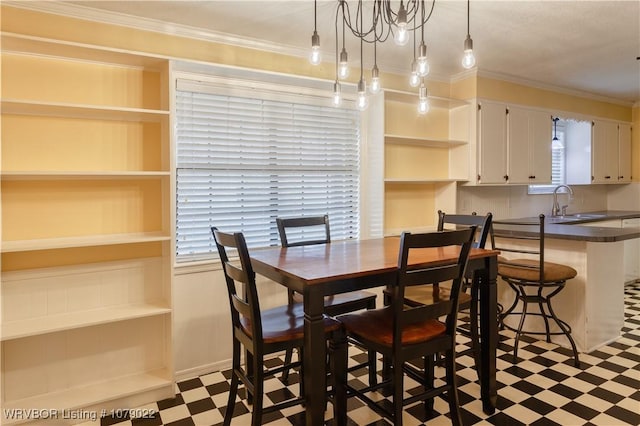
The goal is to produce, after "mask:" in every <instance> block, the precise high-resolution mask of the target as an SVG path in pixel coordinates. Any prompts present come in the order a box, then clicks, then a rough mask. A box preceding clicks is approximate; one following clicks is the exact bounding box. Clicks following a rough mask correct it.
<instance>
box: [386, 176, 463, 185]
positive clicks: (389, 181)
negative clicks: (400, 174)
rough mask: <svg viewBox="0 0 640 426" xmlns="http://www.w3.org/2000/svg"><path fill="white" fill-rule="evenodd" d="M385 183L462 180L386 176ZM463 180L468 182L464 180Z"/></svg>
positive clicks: (430, 182) (429, 182) (422, 183)
mask: <svg viewBox="0 0 640 426" xmlns="http://www.w3.org/2000/svg"><path fill="white" fill-rule="evenodd" d="M384 182H385V183H402V184H417V185H424V184H432V183H452V182H460V180H459V179H438V178H433V179H432V178H417V179H412V178H385V180H384ZM462 182H466V180H463V181H462Z"/></svg>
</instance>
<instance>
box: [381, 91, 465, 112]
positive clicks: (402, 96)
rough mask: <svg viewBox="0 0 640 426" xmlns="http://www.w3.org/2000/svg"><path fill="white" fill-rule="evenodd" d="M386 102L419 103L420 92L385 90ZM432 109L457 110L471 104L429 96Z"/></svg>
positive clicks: (459, 100)
mask: <svg viewBox="0 0 640 426" xmlns="http://www.w3.org/2000/svg"><path fill="white" fill-rule="evenodd" d="M384 96H385V100H388V101H397V102H417V101H418V92H417V90H416V92H406V91H403V90H392V89H385V91H384ZM427 98H428V99H429V102H430V104H431V106H432V107H435V108H446V109H451V108H457V107H461V106H465V105H469V102H467V101H464V100H461V99H453V98H445V97H442V96H427Z"/></svg>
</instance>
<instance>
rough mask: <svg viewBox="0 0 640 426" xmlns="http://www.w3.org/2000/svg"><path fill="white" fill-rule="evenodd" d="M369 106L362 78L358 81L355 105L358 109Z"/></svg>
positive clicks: (361, 109)
mask: <svg viewBox="0 0 640 426" xmlns="http://www.w3.org/2000/svg"><path fill="white" fill-rule="evenodd" d="M368 106H369V98H367V87H366V84H365V82H364V80H363V79H360V81H359V82H358V99H357V100H356V107H357V108H358V109H359V110H360V111H364V110H365V109H367V107H368Z"/></svg>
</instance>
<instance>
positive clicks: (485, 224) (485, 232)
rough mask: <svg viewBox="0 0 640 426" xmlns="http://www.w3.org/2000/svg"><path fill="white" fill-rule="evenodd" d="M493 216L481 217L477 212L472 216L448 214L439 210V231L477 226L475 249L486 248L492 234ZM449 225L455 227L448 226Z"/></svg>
mask: <svg viewBox="0 0 640 426" xmlns="http://www.w3.org/2000/svg"><path fill="white" fill-rule="evenodd" d="M492 222H493V214H491V213H487V214H486V215H485V216H479V215H478V214H477V213H476V212H473V213H471V214H447V213H445V212H443V211H442V210H438V231H444V230H445V229H449V228H450V229H465V228H469V227H470V226H476V229H477V233H476V235H475V236H474V243H473V247H477V248H484V247H485V245H486V243H487V239H488V238H489V236H490V234H491V232H492V226H491V224H492ZM447 225H453V226H452V227H451V226H447Z"/></svg>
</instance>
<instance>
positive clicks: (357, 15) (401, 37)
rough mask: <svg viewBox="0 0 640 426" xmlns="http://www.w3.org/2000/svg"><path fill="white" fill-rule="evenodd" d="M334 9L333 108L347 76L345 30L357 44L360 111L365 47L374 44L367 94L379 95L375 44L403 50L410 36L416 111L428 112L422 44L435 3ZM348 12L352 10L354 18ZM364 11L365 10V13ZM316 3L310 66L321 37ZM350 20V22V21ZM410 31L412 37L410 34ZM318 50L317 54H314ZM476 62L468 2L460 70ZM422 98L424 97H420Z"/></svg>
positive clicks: (378, 1)
mask: <svg viewBox="0 0 640 426" xmlns="http://www.w3.org/2000/svg"><path fill="white" fill-rule="evenodd" d="M336 1H337V8H336V15H335V31H336V45H335V48H336V51H335V57H336V80H335V82H334V91H333V93H334V104H336V105H339V104H340V102H341V99H342V97H341V87H340V81H344V80H345V79H347V78H348V76H349V63H348V54H347V49H346V35H347V31H346V30H347V28H348V29H349V31H350V32H351V34H352V35H354V36H355V37H356V38H358V39H359V41H360V79H359V81H358V85H357V87H358V89H357V90H358V100H357V102H356V104H357V106H358V107H359V108H366V106H367V105H368V101H367V99H366V96H367V93H366V87H367V82H366V81H365V79H364V77H363V66H364V65H363V62H364V58H363V50H364V47H363V46H364V43H373V67H372V68H371V82H370V84H369V92H370V93H378V92H379V91H380V90H381V84H380V70H379V69H378V63H377V54H378V53H377V43H384V42H385V41H387V40H388V39H389V38H393V39H394V40H395V42H396V44H397V45H399V46H404V45H406V44H407V43H408V42H409V37H411V35H413V43H414V45H413V61H412V62H411V73H412V75H411V79H410V83H411V85H412V86H414V87H416V88H418V92H419V93H418V100H419V103H420V105H419V111H420V113H424V112H425V111H426V110H428V99H427V95H426V93H427V90H426V86H425V81H424V77H425V76H426V75H427V74H428V73H429V68H430V67H429V62H428V60H427V45H426V44H425V41H424V37H425V36H424V26H425V24H426V23H427V22H428V21H429V19H431V16H432V14H433V10H434V6H435V2H436V0H399V1H398V0H375V1H370V0H353V1H347V0H336ZM350 9H355V10H354V11H353V12H354V13H353V14H352V13H351V10H350ZM365 9H366V10H365ZM316 14H317V0H314V32H313V36H312V37H311V47H312V53H311V55H310V61H311V63H314V64H316V63H319V62H320V56H319V49H320V36H319V35H318V33H317V30H316V16H317V15H316ZM365 16H366V17H367V24H366V26H365V24H364V22H363V21H364V17H365ZM352 18H353V19H352ZM338 20H341V23H342V49H341V50H339V45H340V42H339V39H338V35H339V33H338V30H339V29H338V23H339V21H338ZM418 29H419V30H420V44H419V46H418V48H417V50H416V32H417V31H418ZM411 31H413V34H410V32H411ZM315 50H317V51H318V52H317V54H316V53H314V51H315ZM474 65H475V58H474V57H473V41H472V40H471V36H470V35H469V0H467V40H465V60H464V61H463V66H465V67H473V66H474ZM422 95H424V96H422Z"/></svg>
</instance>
